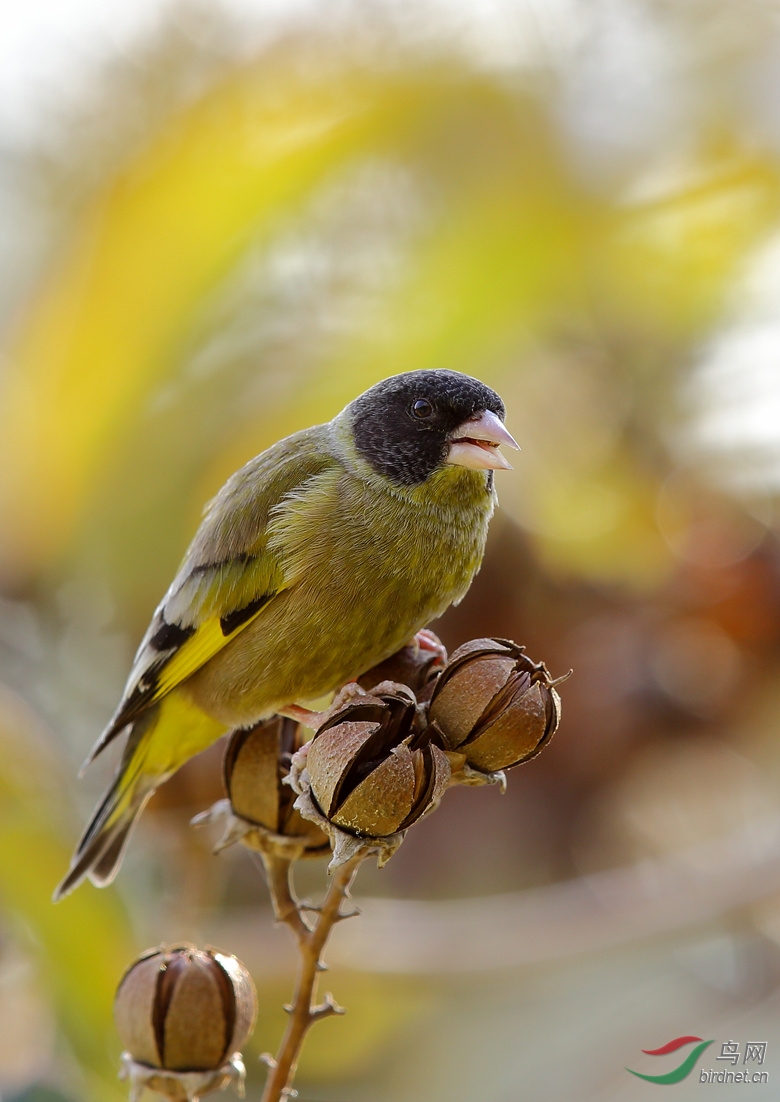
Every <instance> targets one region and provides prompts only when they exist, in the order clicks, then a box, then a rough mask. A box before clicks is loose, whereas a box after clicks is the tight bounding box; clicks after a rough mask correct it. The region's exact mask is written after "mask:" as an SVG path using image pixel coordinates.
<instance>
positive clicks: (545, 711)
mask: <svg viewBox="0 0 780 1102" xmlns="http://www.w3.org/2000/svg"><path fill="white" fill-rule="evenodd" d="M560 717H561V701H560V697H559V696H558V694H557V692H556V691H555V688H554V687H553V682H552V681H551V679H550V675H549V673H548V672H547V669H546V667H545V665H544V663H543V662H534V661H532V660H531V659H530V658H529V657H528V656H527V655H526V654H525V653H524V648H523V647H520V646H518V645H517V643H513V642H511V640H507V639H472V640H471V641H470V642H468V643H464V644H463V646H462V647H458V649H457V650H456V651H454V652H453V654H452V657H451V658H450V660H449V662H448V663H447V665H446V667H445V668H444V671H443V672H442V674H441V676H440V677H439V680H438V681H437V682H436V687H435V689H434V691H433V696H432V698H431V703H430V706H429V710H428V718H429V720H430V722H431V724H432V725H433V726H434V727H435V728H436V729H437V731H439V732H440V733H441V735H442V736H443V737H444V740H445V743H446V745H447V748H448V749H449V750H457V751H458V752H459V753H462V754H464V755H465V758H466V762H467V764H468V765H470V766H471V767H472V768H474V769H478V770H481V771H482V772H485V773H490V772H494V771H496V770H499V769H508V768H509V767H510V766H512V765H519V764H520V763H521V762H524V761H528V760H529V759H530V758H532V757H534V756H535V755H536V754H538V753H539V752H540V751H541V750H543V749H544V747H545V746H546V745H547V743H548V742H549V741H550V739H551V738H552V736H553V735H554V734H555V731H556V729H557V727H558V723H559V721H560Z"/></svg>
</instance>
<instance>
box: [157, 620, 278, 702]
mask: <svg viewBox="0 0 780 1102" xmlns="http://www.w3.org/2000/svg"><path fill="white" fill-rule="evenodd" d="M263 607H264V606H263V605H261V606H260V608H258V609H257V611H256V612H255V613H253V615H251V616H249V617H247V619H246V620H244V622H243V623H242V624H239V625H238V626H237V627H236V628H235V629H234V630H233V631H231V632H230V633H229V634H227V635H225V633H224V631H223V630H222V621H221V620H220V618H219V616H211V617H209V619H208V620H205V621H204V622H203V623H202V624H201V625H200V626H199V627H198V628H197V630H196V632H195V634H194V635H192V636H190V638H189V639H188V640H187V641H186V642H185V643H183V644H182V646H181V647H179V649H178V650H177V651H176V653H175V654H174V655H173V656H172V657H171V659H170V661H169V662H167V663H166V665H165V666H164V667H163V668H162V669H161V670H160V673H159V675H158V679H157V684H156V685H155V689H154V695H153V696H152V697H151V700H150V703H153V702H154V701H156V700H160V698H161V697H163V696H165V695H166V693H169V692H170V691H171V689H175V688H176V686H177V685H180V684H181V683H182V681H184V680H186V678H188V677H189V676H190V675H191V674H193V673H195V671H196V670H199V669H200V667H201V666H203V665H205V663H206V662H208V660H209V659H210V658H213V657H214V655H215V654H216V653H217V652H218V651H221V650H222V648H223V647H224V646H225V645H226V644H227V643H229V642H230V641H231V640H232V639H235V638H236V636H237V635H240V634H241V632H242V631H243V630H244V628H246V627H248V626H249V625H250V624H251V623H252V621H253V620H255V619H256V618H257V617H258V616H259V614H260V612H261V611H262V609H263Z"/></svg>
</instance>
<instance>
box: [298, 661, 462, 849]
mask: <svg viewBox="0 0 780 1102" xmlns="http://www.w3.org/2000/svg"><path fill="white" fill-rule="evenodd" d="M415 717H416V701H415V698H414V696H413V694H412V693H411V692H409V690H408V689H407V688H406V687H405V686H403V685H391V684H388V683H386V684H385V685H384V686H379V692H378V693H377V694H375V695H366V696H363V697H360V698H358V699H356V700H353V701H350V702H349V703H348V704H346V705H344V707H342V708H340V709H339V710H338V711H337V712H335V713H334V714H333V715H331V716H329V717H328V720H327V721H326V722H325V723H324V724H323V725H322V727H320V729H319V730H318V731H317V733H316V735H315V736H314V738H313V740H312V742H311V744H310V747H309V751H308V756H307V759H306V768H307V771H308V775H309V782H310V785H311V792H312V796H313V797H314V800H315V801H316V803H317V806H318V807H319V809H320V810H321V811H322V813H323V815H324V816H325V817H326V818H327V819H329V820H330V822H331V823H334V824H335V825H336V826H338V827H340V828H341V829H342V830H345V831H348V832H349V833H351V834H356V835H359V836H362V837H379V838H381V837H387V836H389V835H392V834H397V833H398V832H399V831H402V830H405V829H406V828H407V827H409V826H411V825H412V823H414V822H416V821H417V820H418V819H419V818H420V817H421V816H422V815H423V814H425V812H426V811H428V810H429V809H430V808H431V807H433V805H434V804H435V803H436V802H437V801H438V800H439V799H440V798H441V796H442V794H443V792H444V790H445V788H446V787H447V782H448V780H449V777H450V767H449V762H448V761H447V757H446V755H445V753H444V751H443V749H442V747H441V746H440V745H438V744H437V743H438V736H437V735H436V732H435V731H434V730H432V729H428V730H427V731H417V730H415V728H414V721H415Z"/></svg>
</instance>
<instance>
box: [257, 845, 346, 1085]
mask: <svg viewBox="0 0 780 1102" xmlns="http://www.w3.org/2000/svg"><path fill="white" fill-rule="evenodd" d="M262 856H263V863H264V865H265V868H266V872H267V875H268V886H269V889H270V892H271V901H272V903H273V908H274V914H275V916H276V919H277V921H279V922H285V923H286V924H287V925H288V926H289V927H290V929H291V930H292V932H293V934H294V935H295V938H296V941H297V942H298V952H299V956H300V960H299V964H298V975H297V978H296V982H295V993H294V995H293V1000H292V1003H291V1004H290V1005H289V1006H287V1007H285V1009H286V1010H287V1011H288V1013H289V1015H290V1020H289V1022H288V1023H287V1029H286V1030H285V1033H284V1037H283V1038H282V1043H281V1046H280V1048H279V1052H278V1053H277V1055H276V1059H275V1060H274V1061H270V1060H269V1073H268V1080H267V1081H266V1085H265V1090H264V1092H263V1097H262V1102H280V1100H281V1099H282V1098H284V1097H286V1096H287V1095H288V1094H289V1093H290V1091H291V1088H292V1082H293V1079H294V1077H295V1071H296V1068H297V1066H298V1058H299V1056H300V1052H301V1048H302V1046H303V1042H304V1039H305V1037H306V1034H307V1032H308V1030H309V1028H310V1027H311V1026H312V1025H313V1024H314V1023H315V1022H318V1021H320V1020H321V1019H322V1018H328V1017H330V1016H331V1015H332V1014H343V1013H344V1011H343V1010H342V1009H341V1007H340V1006H337V1005H336V1003H335V1002H334V1001H333V998H332V996H331V995H330V993H328V994H326V996H325V999H324V1001H323V1002H321V1003H319V1004H318V1005H315V1004H314V997H315V993H316V988H317V979H318V975H319V973H320V972H321V971H323V968H324V965H323V964H322V961H321V960H320V956H321V954H322V951H323V949H324V948H325V943H326V942H327V940H328V938H329V936H330V933H331V931H332V930H333V927H334V926H335V925H336V923H337V922H340V921H341V920H342V919H344V918H349V917H351V913H355V912H351V913H346V914H345V913H343V912H342V910H341V904H342V901H343V900H344V899H346V898H348V897H349V888H350V885H351V884H352V881H353V880H354V878H355V875H356V874H357V870H358V867H359V866H360V863H361V861H362V860H363V859H364V856H365V855H364V854H358V855H357V856H356V857H353V858H352V860H351V861H348V862H347V863H346V864H344V865H342V866H341V867H340V868H338V869H336V871H335V872H334V873H333V877H332V879H331V882H330V886H329V888H328V892H327V895H326V896H325V900H324V902H323V904H322V906H321V907H320V908H319V909H318V911H317V918H316V921H315V922H314V924H313V925H312V926H309V925H308V924H307V923H306V922H305V921H304V919H303V916H302V913H301V911H302V909H303V908H302V907H301V904H300V903H299V901H298V900H297V899H296V897H295V893H294V891H293V887H292V865H293V862H292V861H291V860H290V859H289V857H286V856H284V855H280V854H278V853H273V852H264V853H263V855H262Z"/></svg>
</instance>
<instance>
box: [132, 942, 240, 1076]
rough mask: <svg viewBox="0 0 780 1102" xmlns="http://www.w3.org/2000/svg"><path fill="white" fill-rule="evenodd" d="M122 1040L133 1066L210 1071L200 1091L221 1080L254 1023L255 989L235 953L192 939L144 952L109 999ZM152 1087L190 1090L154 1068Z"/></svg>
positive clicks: (162, 1070) (167, 1071) (179, 1070)
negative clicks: (205, 946) (203, 947)
mask: <svg viewBox="0 0 780 1102" xmlns="http://www.w3.org/2000/svg"><path fill="white" fill-rule="evenodd" d="M114 1017H115V1020H116V1026H117V1031H118V1033H119V1037H120V1040H121V1042H122V1044H123V1046H124V1048H125V1049H126V1050H127V1054H128V1056H129V1057H130V1058H131V1060H132V1062H133V1063H134V1064H136V1065H141V1066H144V1067H148V1068H150V1069H159V1070H160V1072H161V1073H163V1072H164V1073H170V1072H174V1073H182V1074H184V1075H188V1074H191V1073H198V1072H201V1073H210V1072H213V1073H214V1075H213V1077H212V1078H209V1076H208V1075H206V1076H205V1078H204V1079H203V1081H202V1083H201V1085H200V1086H199V1088H198V1094H205V1093H206V1092H207V1090H214V1089H217V1087H219V1086H222V1085H224V1083H225V1082H226V1081H227V1078H229V1077H230V1073H229V1072H226V1070H225V1069H226V1064H227V1063H228V1062H229V1061H230V1060H231V1058H234V1057H235V1056H236V1054H237V1053H238V1050H239V1049H240V1047H241V1046H242V1044H243V1043H244V1041H245V1040H246V1039H247V1037H248V1036H249V1035H250V1033H251V1032H252V1029H253V1028H254V1024H255V1019H256V1017H257V994H256V992H255V987H254V984H253V983H252V979H251V977H250V975H249V973H248V972H247V970H246V969H245V968H244V966H243V965H242V964H241V963H240V961H238V960H237V959H236V958H235V957H233V956H227V955H226V954H223V953H220V952H218V951H217V950H215V949H206V950H201V949H196V948H195V947H194V946H192V945H179V946H175V947H173V948H167V947H165V946H160V947H159V948H157V949H151V950H149V951H148V952H146V953H144V954H143V955H142V956H141V957H139V958H138V960H136V961H135V963H134V964H132V965H131V966H130V968H129V969H128V970H127V972H125V974H124V976H123V977H122V979H121V981H120V983H119V987H118V988H117V993H116V998H115V1000H114ZM146 1082H147V1085H148V1086H150V1087H152V1089H153V1090H157V1091H160V1092H161V1093H164V1094H167V1095H168V1096H169V1097H171V1098H186V1097H187V1096H188V1091H187V1089H186V1087H185V1086H183V1085H182V1083H181V1082H179V1081H177V1079H176V1077H175V1075H173V1076H172V1075H169V1074H160V1075H158V1076H155V1075H154V1074H153V1072H152V1073H151V1074H150V1076H149V1077H147V1078H146Z"/></svg>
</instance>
